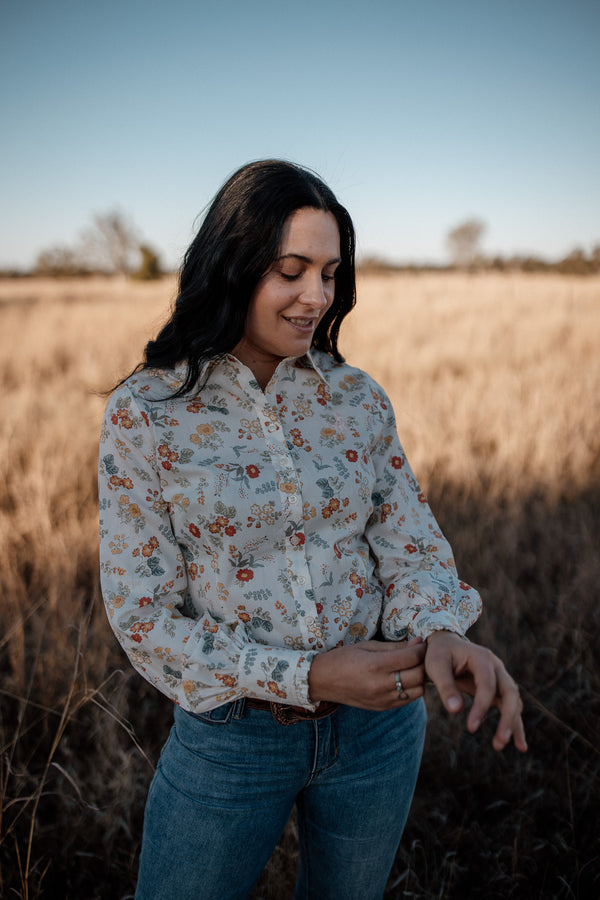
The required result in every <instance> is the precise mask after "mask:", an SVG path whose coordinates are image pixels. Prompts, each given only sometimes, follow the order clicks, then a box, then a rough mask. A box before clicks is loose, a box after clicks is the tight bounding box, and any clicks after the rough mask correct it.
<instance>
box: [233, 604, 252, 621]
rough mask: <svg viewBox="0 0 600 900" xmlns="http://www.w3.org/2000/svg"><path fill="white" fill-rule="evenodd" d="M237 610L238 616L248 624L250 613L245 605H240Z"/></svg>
mask: <svg viewBox="0 0 600 900" xmlns="http://www.w3.org/2000/svg"><path fill="white" fill-rule="evenodd" d="M236 611H237V617H238V619H239V620H240V622H244V623H246V624H247V623H248V622H249V621H250V615H249V613H247V612H246V607H245V606H238V608H237V610H236Z"/></svg>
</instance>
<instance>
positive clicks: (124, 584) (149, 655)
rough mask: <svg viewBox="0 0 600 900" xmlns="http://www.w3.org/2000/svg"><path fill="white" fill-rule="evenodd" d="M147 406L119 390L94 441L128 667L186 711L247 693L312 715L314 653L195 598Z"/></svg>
mask: <svg viewBox="0 0 600 900" xmlns="http://www.w3.org/2000/svg"><path fill="white" fill-rule="evenodd" d="M151 408H152V403H151V402H146V401H142V400H139V399H138V398H137V397H136V396H134V394H133V393H132V392H131V391H130V389H129V388H128V387H127V386H122V387H120V388H119V389H118V390H117V391H116V392H115V393H114V394H113V395H112V397H111V398H110V400H109V402H108V405H107V408H106V412H105V415H104V420H103V424H102V431H101V437H100V459H99V481H98V484H99V506H100V571H101V586H102V594H103V598H104V602H105V606H106V610H107V613H108V617H109V621H110V624H111V627H112V629H113V631H114V633H115V635H116V637H117V639H118V640H119V642H120V644H121V646H122V647H123V649H124V650H125V652H126V654H127V655H128V657H129V659H130V661H131V663H132V665H133V666H134V668H135V669H136V670H137V671H138V672H140V674H142V675H143V676H144V677H145V678H146V679H147V680H148V681H149V682H151V683H152V684H153V685H155V686H156V687H157V688H158V689H159V690H160V691H162V692H163V693H164V694H166V695H167V696H168V697H169V698H170V699H171V700H173V701H175V702H176V703H178V704H180V705H181V706H182V707H184V708H185V709H188V710H191V711H195V712H202V711H205V710H208V709H211V708H213V707H216V706H219V705H220V704H222V703H226V702H228V701H231V700H235V699H238V698H241V697H245V696H252V697H257V698H259V699H265V700H273V701H277V702H280V703H281V702H284V703H289V704H291V705H297V706H303V707H305V708H307V709H314V708H315V706H314V704H312V703H311V701H310V699H309V696H308V671H309V668H310V663H311V661H312V658H313V656H314V653H313V652H310V651H306V652H305V651H302V650H296V649H292V648H287V647H274V646H268V645H265V644H262V643H258V642H256V640H254V638H253V635H252V632H251V631H250V630H249V629H248V628H247V627H246V626H244V624H243V623H241V622H236V621H234V622H223V621H219V620H218V619H217V617H216V616H214V615H211V614H210V613H209V612H208V611H207V610H206V609H202V608H199V604H198V602H197V599H195V600H194V599H192V597H191V595H190V591H189V583H188V570H187V563H189V562H190V561H189V560H187V559H186V553H187V554H189V550H188V548H187V547H186V546H185V545H184V544H183V543H182V544H181V545H180V543H179V542H178V540H177V536H176V534H175V533H174V528H173V524H172V521H171V516H170V510H169V504H168V503H167V502H166V501H165V500H164V499H163V496H162V491H161V479H160V474H159V472H160V470H159V466H158V464H157V458H156V441H155V438H154V432H153V427H152V423H151V421H150V417H151Z"/></svg>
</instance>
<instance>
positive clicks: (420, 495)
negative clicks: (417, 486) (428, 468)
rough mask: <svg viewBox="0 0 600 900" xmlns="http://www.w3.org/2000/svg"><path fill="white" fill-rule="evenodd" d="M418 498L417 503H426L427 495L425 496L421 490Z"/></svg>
mask: <svg viewBox="0 0 600 900" xmlns="http://www.w3.org/2000/svg"><path fill="white" fill-rule="evenodd" d="M418 500H419V503H427V497H426V496H425V494H424V493H423V491H421V493H420V494H419V497H418Z"/></svg>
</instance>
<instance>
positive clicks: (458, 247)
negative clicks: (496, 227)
mask: <svg viewBox="0 0 600 900" xmlns="http://www.w3.org/2000/svg"><path fill="white" fill-rule="evenodd" d="M485 230H486V224H485V222H482V221H481V219H467V220H466V221H465V222H462V223H461V224H460V225H456V226H455V227H454V228H452V229H451V230H450V231H449V232H448V234H447V236H446V246H447V248H448V252H449V253H450V257H451V258H452V261H453V263H454V265H456V266H459V267H460V268H466V267H467V266H471V265H473V263H474V262H476V260H477V258H478V257H480V255H481V251H480V247H479V245H480V243H481V239H482V237H483V234H484V232H485Z"/></svg>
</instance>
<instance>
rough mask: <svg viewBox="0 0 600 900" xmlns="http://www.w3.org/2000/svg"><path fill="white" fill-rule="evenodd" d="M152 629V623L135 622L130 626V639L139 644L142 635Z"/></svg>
mask: <svg viewBox="0 0 600 900" xmlns="http://www.w3.org/2000/svg"><path fill="white" fill-rule="evenodd" d="M153 628H154V622H136V623H135V625H132V626H131V639H132V640H134V641H135V642H136V643H138V644H141V642H142V634H148V632H149V631H152V629H153ZM140 632H141V633H140Z"/></svg>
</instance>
